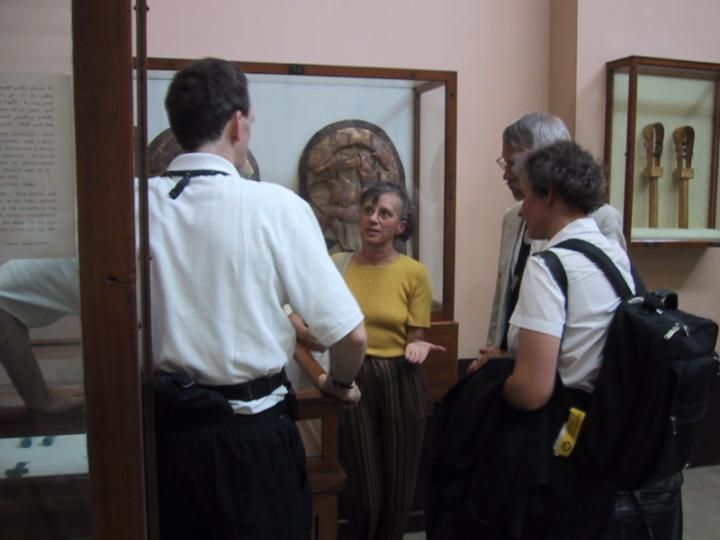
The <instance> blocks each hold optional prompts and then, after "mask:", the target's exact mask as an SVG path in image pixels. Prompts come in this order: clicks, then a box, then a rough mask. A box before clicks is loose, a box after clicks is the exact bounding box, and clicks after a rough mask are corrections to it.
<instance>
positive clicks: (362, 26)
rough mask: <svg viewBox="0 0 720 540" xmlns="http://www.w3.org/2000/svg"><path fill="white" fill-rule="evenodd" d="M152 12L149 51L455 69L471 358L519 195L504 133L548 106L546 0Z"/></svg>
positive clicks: (193, 7)
mask: <svg viewBox="0 0 720 540" xmlns="http://www.w3.org/2000/svg"><path fill="white" fill-rule="evenodd" d="M148 17H149V20H148V54H149V55H150V56H160V57H184V58H187V57H190V58H194V57H199V56H207V55H215V56H221V57H226V58H229V59H234V60H248V61H260V62H291V63H316V64H341V65H359V66H381V67H402V68H425V69H437V70H454V71H457V72H458V149H457V225H456V237H457V238H456V278H455V319H456V320H457V321H458V322H459V323H460V349H459V354H460V356H461V357H469V356H472V355H474V354H476V351H477V348H478V347H479V346H480V345H481V344H484V340H485V336H486V332H487V325H488V320H489V311H490V303H491V301H492V294H493V288H494V281H495V272H496V265H497V255H498V248H499V236H500V222H501V219H502V214H503V211H504V209H505V208H507V207H508V206H510V205H511V204H512V202H513V201H512V198H511V196H510V193H509V191H508V190H507V188H506V187H505V184H504V182H503V181H502V179H501V171H500V170H499V169H498V167H497V165H496V164H495V159H496V158H497V157H498V156H499V155H500V146H501V144H500V134H501V131H502V129H503V128H504V127H505V126H506V125H507V124H508V123H509V122H511V121H512V120H513V119H515V118H516V117H517V116H519V115H521V114H523V113H525V112H528V111H531V110H544V109H546V108H547V103H548V70H549V67H548V62H549V45H548V44H549V29H550V24H549V18H550V13H549V0H542V1H532V2H528V1H526V0H508V1H504V2H497V1H496V0H454V1H453V2H444V1H442V0H393V1H391V2H388V1H386V0H367V1H365V2H350V1H347V0H305V1H303V2H297V1H295V0H251V1H247V2H242V3H240V2H230V1H229V0H227V1H223V0H208V1H206V2H194V1H192V0H154V1H152V2H150V11H149V13H148ZM191 28H195V29H197V30H198V32H197V33H192V32H190V31H188V30H189V29H191ZM251 92H252V89H251ZM262 121H263V119H262V117H258V118H257V122H256V124H257V125H259V124H260V123H262ZM260 167H261V169H262V163H261V164H260ZM268 180H271V179H268Z"/></svg>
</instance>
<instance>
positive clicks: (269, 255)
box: [148, 153, 363, 413]
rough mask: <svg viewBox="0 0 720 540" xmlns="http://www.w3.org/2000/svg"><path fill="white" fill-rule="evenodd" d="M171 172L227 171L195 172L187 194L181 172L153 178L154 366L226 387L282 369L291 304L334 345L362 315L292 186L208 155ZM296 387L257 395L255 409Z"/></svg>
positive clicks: (289, 347)
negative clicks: (249, 176) (254, 178)
mask: <svg viewBox="0 0 720 540" xmlns="http://www.w3.org/2000/svg"><path fill="white" fill-rule="evenodd" d="M168 170H170V171H172V170H217V171H223V172H225V173H227V175H226V176H223V175H214V176H200V177H194V178H192V179H191V180H190V183H189V184H188V185H187V187H186V188H185V189H184V191H183V192H182V193H181V194H180V196H179V197H177V198H176V199H171V198H170V196H169V195H168V193H169V192H170V191H171V190H172V189H173V188H174V187H175V185H176V184H177V183H178V181H179V180H180V178H179V177H170V178H165V177H155V178H151V179H150V180H149V186H148V192H149V193H148V206H149V228H150V252H151V257H152V258H151V261H150V275H151V291H152V294H151V301H152V338H153V355H154V363H155V366H156V367H157V368H159V369H164V370H168V371H182V372H185V373H187V374H188V375H189V376H190V377H192V378H193V380H195V381H196V382H198V383H201V384H209V385H220V384H222V385H226V384H235V383H240V382H245V381H248V380H251V379H255V378H257V377H261V376H265V375H269V374H273V373H276V372H278V371H280V370H281V369H282V368H283V367H284V366H285V365H286V364H287V363H288V361H289V360H290V359H291V357H292V354H293V351H294V346H295V331H294V330H293V328H292V326H291V324H290V322H289V321H288V317H287V315H286V314H285V312H284V311H283V305H284V304H287V303H289V304H291V305H292V306H293V308H294V309H295V311H297V312H298V313H299V314H300V315H301V316H302V317H303V318H304V319H305V320H306V321H307V323H308V324H309V325H310V327H311V328H312V331H313V334H314V335H315V337H316V338H317V339H318V341H320V342H321V343H323V344H324V345H327V346H329V345H332V344H333V343H335V342H337V341H338V340H339V339H341V338H342V337H344V336H345V335H347V334H348V333H349V332H350V331H351V330H352V329H353V328H355V326H357V325H358V324H359V323H360V322H361V321H362V318H363V317H362V313H361V311H360V308H359V307H358V305H357V303H356V302H355V300H354V299H353V296H352V294H351V293H350V291H349V290H348V288H347V286H346V285H345V283H344V280H343V279H342V277H341V276H340V274H339V273H338V271H337V269H336V268H335V265H334V264H333V262H332V260H331V259H330V257H329V255H328V253H327V249H326V247H325V242H324V240H323V237H322V233H321V231H320V227H319V225H318V223H317V219H316V218H315V215H314V214H313V212H312V210H311V208H310V207H309V205H308V204H307V203H306V202H305V201H303V200H302V199H301V198H300V197H298V196H297V195H295V194H294V193H293V192H292V191H290V190H288V189H287V188H284V187H282V186H279V185H276V184H271V183H266V182H251V181H247V180H245V179H243V178H241V177H240V176H239V175H238V174H237V171H236V170H235V167H234V166H233V165H232V164H231V163H230V162H229V161H227V160H225V159H223V158H221V157H219V156H217V155H214V154H204V153H192V154H184V155H181V156H178V157H177V158H175V159H174V160H173V161H172V163H171V164H170V166H169V167H168ZM284 394H285V388H284V387H280V388H278V389H277V390H276V391H275V392H274V393H273V394H271V395H270V396H267V397H265V398H261V399H260V400H255V401H252V402H247V403H243V402H232V403H233V406H234V408H235V410H236V412H242V413H255V412H260V411H262V410H265V409H267V408H269V407H271V406H273V405H275V404H276V403H278V402H279V401H280V400H281V399H282V396H283V395H284Z"/></svg>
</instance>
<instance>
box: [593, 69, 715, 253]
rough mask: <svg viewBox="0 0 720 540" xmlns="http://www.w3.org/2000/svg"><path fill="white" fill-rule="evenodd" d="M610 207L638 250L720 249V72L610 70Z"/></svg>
mask: <svg viewBox="0 0 720 540" xmlns="http://www.w3.org/2000/svg"><path fill="white" fill-rule="evenodd" d="M606 69H607V95H606V99H607V102H606V108H605V115H606V117H605V163H606V164H607V167H608V177H609V200H610V204H612V205H613V206H615V207H616V208H618V209H619V210H620V211H621V212H622V214H623V218H624V232H625V236H626V238H627V240H628V243H630V244H633V245H643V244H644V245H701V246H720V229H719V228H718V222H717V207H718V144H719V139H718V137H719V136H720V64H711V63H705V62H690V61H682V60H668V59H661V58H647V57H640V56H630V57H627V58H622V59H620V60H615V61H613V62H608V63H607V65H606Z"/></svg>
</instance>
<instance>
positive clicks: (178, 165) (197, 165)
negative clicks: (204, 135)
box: [168, 152, 240, 177]
mask: <svg viewBox="0 0 720 540" xmlns="http://www.w3.org/2000/svg"><path fill="white" fill-rule="evenodd" d="M188 170H213V171H220V172H224V173H226V174H228V175H230V176H237V177H239V176H240V174H239V173H238V171H237V169H236V168H235V166H234V165H233V164H232V163H230V162H229V161H228V160H227V159H225V158H224V157H222V156H219V155H217V154H209V153H206V152H190V153H188V154H180V155H179V156H177V157H176V158H175V159H173V160H172V161H171V162H170V165H168V171H188Z"/></svg>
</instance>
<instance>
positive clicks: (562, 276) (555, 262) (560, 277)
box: [533, 249, 568, 311]
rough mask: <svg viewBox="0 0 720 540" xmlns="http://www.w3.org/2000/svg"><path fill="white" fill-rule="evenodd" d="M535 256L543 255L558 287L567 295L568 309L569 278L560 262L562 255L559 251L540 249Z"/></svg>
mask: <svg viewBox="0 0 720 540" xmlns="http://www.w3.org/2000/svg"><path fill="white" fill-rule="evenodd" d="M533 256H537V257H541V258H542V259H543V261H545V264H546V265H547V267H548V270H550V274H552V277H553V279H554V280H555V283H557V284H558V287H560V290H561V291H562V293H563V296H564V297H565V310H566V311H567V302H568V298H567V296H568V294H567V293H568V279H567V274H566V273H565V268H564V267H563V265H562V263H561V262H560V257H558V256H557V253H555V252H554V251H553V250H551V249H546V250H545V251H538V252H537V253H535V255H533Z"/></svg>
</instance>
